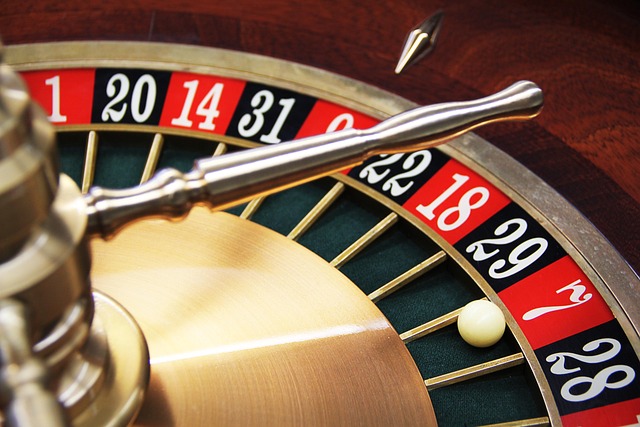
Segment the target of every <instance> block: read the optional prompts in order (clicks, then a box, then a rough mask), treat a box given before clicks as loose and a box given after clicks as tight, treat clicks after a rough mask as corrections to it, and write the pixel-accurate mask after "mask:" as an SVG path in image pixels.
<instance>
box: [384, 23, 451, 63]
mask: <svg viewBox="0 0 640 427" xmlns="http://www.w3.org/2000/svg"><path fill="white" fill-rule="evenodd" d="M443 17H444V13H443V12H442V11H438V12H436V13H435V14H434V15H433V16H430V17H429V18H427V19H425V20H424V21H423V22H422V23H421V24H420V25H418V26H417V27H415V28H414V29H413V30H411V31H410V32H409V34H407V38H406V40H405V41H404V45H403V46H402V53H401V54H400V59H399V60H398V64H397V65H396V69H395V73H396V74H400V73H401V72H402V71H403V70H405V69H406V68H407V67H408V66H410V65H412V64H415V63H416V62H418V61H419V60H420V59H422V58H424V57H425V56H426V55H428V54H429V53H431V51H433V48H434V47H435V45H436V41H437V40H438V34H439V33H440V27H441V26H442V18H443Z"/></svg>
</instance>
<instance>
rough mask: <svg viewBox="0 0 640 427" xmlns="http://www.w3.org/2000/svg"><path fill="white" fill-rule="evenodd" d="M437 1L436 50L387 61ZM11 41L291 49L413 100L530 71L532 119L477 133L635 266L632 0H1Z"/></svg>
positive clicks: (638, 239)
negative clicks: (402, 62)
mask: <svg viewBox="0 0 640 427" xmlns="http://www.w3.org/2000/svg"><path fill="white" fill-rule="evenodd" d="M438 9H442V10H443V11H444V13H445V18H444V24H443V28H442V31H441V34H440V38H439V41H438V45H437V47H436V49H435V51H434V52H433V53H432V54H431V55H430V56H428V57H427V58H425V59H424V60H423V61H422V62H420V63H418V64H417V65H415V66H413V67H411V68H409V69H408V70H406V71H405V72H404V73H403V74H401V75H400V76H396V75H395V74H394V73H393V69H394V67H395V64H396V61H397V59H398V55H399V53H400V50H401V47H402V43H403V40H404V37H405V34H406V33H407V32H408V31H409V30H410V29H411V28H412V27H413V26H414V25H416V24H418V23H419V22H420V21H421V20H422V19H424V18H425V17H427V16H428V15H431V14H432V13H434V12H435V11H436V10H438ZM0 31H1V33H2V37H3V40H4V42H5V43H6V44H16V43H25V42H44V41H54V40H87V39H90V40H99V39H108V40H137V41H147V40H148V41H163V42H176V43H189V44H199V45H206V46H215V47H222V48H228V49H234V50H240V51H246V52H252V53H259V54H264V55H269V56H273V57H277V58H283V59H288V60H292V61H296V62H301V63H304V64H309V65H313V66H316V67H320V68H325V69H329V70H332V71H335V72H337V73H339V74H343V75H346V76H349V77H353V78H356V79H358V80H362V81H365V82H367V83H371V84H374V85H376V86H379V87H383V88H385V89H388V90H390V91H391V92H394V93H397V94H400V95H402V96H404V97H406V98H409V99H411V100H412V101H415V102H417V103H421V104H425V103H432V102H438V101H444V100H457V99H465V98H470V97H475V96H479V95H484V94H488V93H490V92H494V91H496V90H497V89H500V88H502V87H504V86H506V85H507V84H508V83H510V82H512V81H514V80H518V79H523V78H524V79H529V80H533V81H535V82H537V83H538V84H539V85H540V86H541V87H542V88H543V90H544V91H545V94H546V107H545V110H544V112H543V114H542V115H541V116H540V117H539V118H538V119H536V120H535V122H532V123H525V124H522V123H518V124H502V125H499V126H495V127H491V128H487V129H484V130H481V131H479V132H478V133H479V134H480V135H481V136H483V137H485V138H487V139H489V140H490V141H491V142H492V143H494V144H495V145H497V146H498V147H500V148H502V149H503V150H505V151H507V152H508V153H509V154H511V155H512V156H513V157H515V158H516V159H518V160H519V161H520V162H522V163H523V164H525V165H526V166H527V167H528V168H529V169H531V170H533V171H534V172H535V173H537V174H538V175H540V176H541V177H542V178H543V179H544V180H546V181H547V182H549V183H550V184H551V185H552V186H553V187H555V188H556V189H557V190H558V191H559V192H560V193H561V194H563V195H564V196H565V197H566V198H567V199H568V200H569V201H570V202H572V203H573V204H574V205H575V206H577V208H578V209H579V210H580V211H581V212H583V213H584V214H585V215H586V216H587V217H588V218H589V219H590V220H591V221H592V222H593V223H594V224H595V225H596V226H597V227H598V228H599V229H600V230H601V231H602V232H603V234H604V235H605V236H607V237H608V238H609V239H610V240H611V241H612V243H613V244H614V246H616V247H617V248H618V250H619V251H620V252H621V253H622V255H623V256H624V257H625V258H626V259H627V260H628V261H629V262H630V264H631V265H632V266H634V267H635V269H636V271H637V270H638V269H639V268H640V251H639V250H638V248H639V247H640V220H639V219H638V218H640V178H639V177H638V173H637V170H638V169H639V168H640V119H638V110H639V108H640V79H639V78H638V77H639V76H640V55H639V54H638V52H640V6H639V4H638V3H637V2H635V1H633V0H629V1H614V2H610V1H607V2H605V1H596V0H584V1H577V0H575V1H550V0H545V1H530V0H515V1H511V2H508V3H504V2H498V1H497V0H490V1H486V0H483V1H480V0H464V1H445V0H434V1H432V0H427V1H409V0H405V1H400V0H399V1H393V2H384V3H383V2H377V3H375V4H368V5H365V3H363V2H362V1H359V0H340V1H328V0H311V1H305V2H290V1H285V0H264V1H258V0H236V1H234V2H199V1H173V2H162V3H160V2H154V1H151V0H147V1H144V0H141V1H135V2H131V1H121V0H117V1H110V2H96V1H77V0H70V1H66V2H52V1H40V0H38V1H36V0H21V1H16V0H5V1H4V2H3V5H2V11H1V12H0Z"/></svg>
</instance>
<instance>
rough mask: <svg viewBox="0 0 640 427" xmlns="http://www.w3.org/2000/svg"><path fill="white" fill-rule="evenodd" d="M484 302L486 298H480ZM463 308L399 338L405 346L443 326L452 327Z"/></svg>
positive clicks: (411, 330)
mask: <svg viewBox="0 0 640 427" xmlns="http://www.w3.org/2000/svg"><path fill="white" fill-rule="evenodd" d="M482 299H483V300H486V299H487V298H486V297H485V298H482ZM463 308H464V307H460V308H459V309H457V310H453V311H451V312H449V313H447V314H443V315H442V316H440V317H438V318H437V319H433V320H432V321H430V322H427V323H423V324H422V325H420V326H416V327H415V328H413V329H410V330H408V331H407V332H403V333H401V334H400V338H401V339H402V341H404V343H405V344H407V343H410V342H411V341H415V340H417V339H419V338H422V337H424V336H425V335H429V334H430V333H432V332H435V331H437V330H440V329H442V328H444V327H445V326H449V325H452V324H454V323H455V322H456V320H458V315H459V314H460V312H461V311H462V309H463Z"/></svg>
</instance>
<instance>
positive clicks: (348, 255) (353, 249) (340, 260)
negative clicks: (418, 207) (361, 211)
mask: <svg viewBox="0 0 640 427" xmlns="http://www.w3.org/2000/svg"><path fill="white" fill-rule="evenodd" d="M397 221H398V214H396V213H395V212H391V213H390V214H389V215H387V216H386V217H384V218H383V219H382V220H381V221H380V222H378V223H377V224H376V225H374V226H373V227H372V228H371V229H370V230H369V231H367V232H366V233H365V234H363V235H362V236H361V237H359V238H358V240H356V241H355V242H353V243H352V244H351V245H350V246H349V247H348V248H347V249H345V250H344V251H342V252H341V253H340V254H339V255H338V256H337V257H335V258H334V259H333V260H332V261H331V265H332V266H333V267H335V268H340V267H342V266H343V265H345V264H346V263H347V262H349V260H351V259H352V258H353V257H354V256H356V255H358V254H359V253H360V252H361V251H362V250H363V249H364V248H366V247H367V246H369V245H370V244H371V243H372V242H373V241H375V240H376V239H377V238H378V237H380V236H382V234H383V233H384V232H385V231H387V230H388V229H389V228H391V226H392V225H393V224H395V223H396V222H397Z"/></svg>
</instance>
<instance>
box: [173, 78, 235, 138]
mask: <svg viewBox="0 0 640 427" xmlns="http://www.w3.org/2000/svg"><path fill="white" fill-rule="evenodd" d="M199 83H200V82H199V81H198V80H191V81H188V82H184V84H183V87H184V88H185V89H187V96H186V97H185V100H184V104H183V105H182V112H181V113H180V117H176V118H175V119H172V120H171V124H172V125H174V126H182V127H187V128H190V127H191V126H193V121H191V120H189V115H190V114H191V107H192V106H193V101H194V100H195V97H196V92H197V90H198V85H199ZM223 89H224V84H222V83H216V84H214V85H213V87H212V88H211V89H210V90H209V92H208V93H207V94H206V95H205V96H204V98H202V101H200V104H198V108H196V114H197V115H198V116H201V117H204V120H203V121H202V122H200V123H199V124H198V129H203V130H214V129H215V128H216V125H215V124H214V123H213V120H214V119H215V118H216V117H218V116H219V115H220V111H219V110H218V104H219V103H220V97H221V96H222V90H223Z"/></svg>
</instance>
